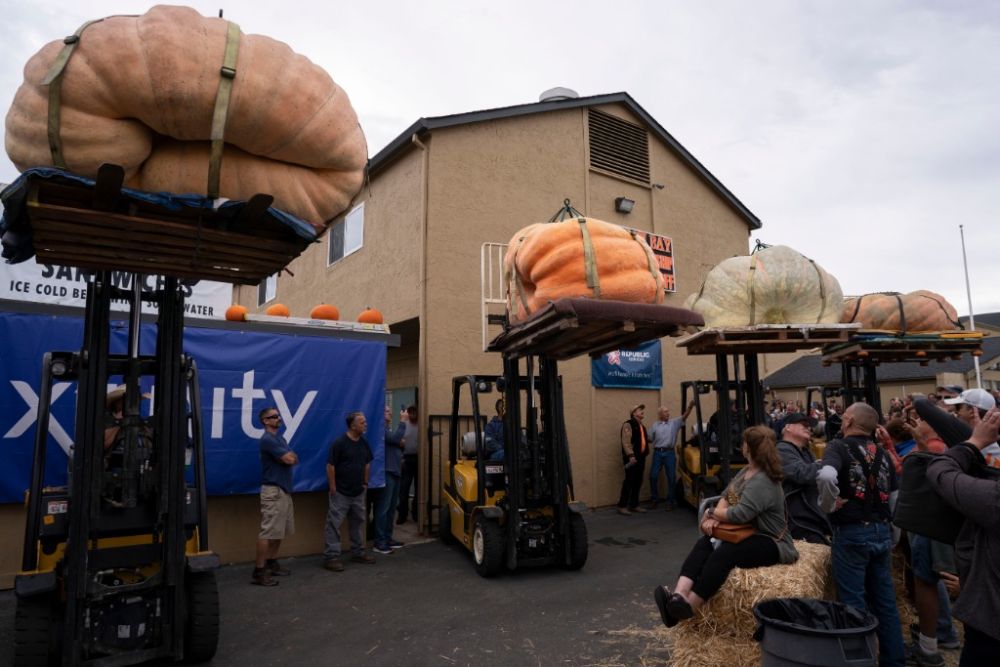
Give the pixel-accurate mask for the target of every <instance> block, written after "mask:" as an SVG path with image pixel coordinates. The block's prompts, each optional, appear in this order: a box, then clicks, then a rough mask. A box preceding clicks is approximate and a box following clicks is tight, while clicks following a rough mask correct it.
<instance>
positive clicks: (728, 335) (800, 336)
mask: <svg viewBox="0 0 1000 667" xmlns="http://www.w3.org/2000/svg"><path fill="white" fill-rule="evenodd" d="M860 328H861V325H860V324H758V325H755V326H748V327H728V328H719V329H703V330H702V331H699V332H697V333H695V334H692V335H690V336H687V337H685V338H682V339H681V340H679V341H677V347H683V348H685V349H687V352H688V354H754V353H758V354H763V353H768V352H794V351H796V350H808V349H812V348H815V347H822V346H824V345H829V344H831V343H841V342H846V341H848V340H850V337H851V335H852V334H854V333H856V332H857V331H858V330H859V329H860Z"/></svg>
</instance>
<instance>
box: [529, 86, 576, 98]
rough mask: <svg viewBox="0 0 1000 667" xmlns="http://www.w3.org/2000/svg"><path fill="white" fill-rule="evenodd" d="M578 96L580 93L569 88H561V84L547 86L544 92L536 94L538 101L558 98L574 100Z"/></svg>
mask: <svg viewBox="0 0 1000 667" xmlns="http://www.w3.org/2000/svg"><path fill="white" fill-rule="evenodd" d="M578 97H580V95H579V94H578V93H577V92H576V91H575V90H573V89H571V88H563V87H561V86H559V87H556V88H549V89H548V90H546V91H545V92H544V93H542V94H541V95H539V96H538V101H539V102H559V101H560V100H575V99H576V98H578Z"/></svg>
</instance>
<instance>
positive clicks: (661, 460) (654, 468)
mask: <svg viewBox="0 0 1000 667" xmlns="http://www.w3.org/2000/svg"><path fill="white" fill-rule="evenodd" d="M660 468H663V469H664V470H665V471H666V474H667V500H668V501H669V502H672V503H675V502H677V455H676V454H675V453H674V449H673V448H672V447H671V448H670V449H654V450H653V462H652V464H650V467H649V495H650V500H652V501H653V502H654V503H656V502H659V493H658V488H657V487H658V486H659V481H660Z"/></svg>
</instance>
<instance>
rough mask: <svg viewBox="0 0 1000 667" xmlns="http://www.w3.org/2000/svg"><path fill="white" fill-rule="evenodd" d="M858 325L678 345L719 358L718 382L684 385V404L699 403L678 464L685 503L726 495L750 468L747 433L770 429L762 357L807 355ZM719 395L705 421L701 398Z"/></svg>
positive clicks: (749, 331)
mask: <svg viewBox="0 0 1000 667" xmlns="http://www.w3.org/2000/svg"><path fill="white" fill-rule="evenodd" d="M859 328H860V325H858V324H761V325H754V326H746V327H731V328H716V329H703V330H702V331H699V332H697V333H695V334H692V335H691V336H688V337H686V338H684V339H682V340H680V341H678V343H677V346H678V347H682V348H685V349H686V350H687V352H688V354H689V355H713V356H714V357H715V379H714V380H691V381H686V382H682V383H681V404H682V405H687V403H688V401H689V400H694V402H695V411H694V414H695V419H696V423H695V427H694V429H693V430H689V429H688V427H687V425H686V424H685V426H684V428H683V429H682V431H681V441H682V443H683V447H682V450H681V454H680V456H678V461H677V477H678V480H679V482H680V484H681V491H682V493H681V498H682V499H683V500H684V502H685V503H686V504H688V505H689V506H691V507H693V508H695V509H698V508H699V507H700V506H701V503H702V501H703V500H704V499H705V498H710V497H712V496H716V495H718V494H720V493H722V491H723V489H725V488H726V485H727V484H729V481H730V480H731V479H732V478H733V476H734V475H735V474H736V473H737V472H739V470H740V469H741V468H743V467H744V466H745V465H746V463H747V462H746V459H744V458H743V455H742V453H741V452H740V445H741V444H742V443H741V439H742V434H743V431H744V429H746V428H747V427H750V426H757V425H759V424H766V423H767V419H766V415H765V414H764V387H763V383H762V382H761V379H760V370H759V365H758V358H757V355H758V354H763V353H771V352H773V353H783V352H793V351H796V350H805V349H811V348H816V347H820V346H823V345H834V344H837V343H843V342H846V341H847V340H848V339H849V337H850V335H851V334H852V333H853V332H855V331H857V330H858V329H859ZM713 392H714V393H715V395H716V400H715V402H714V404H715V407H716V409H715V411H714V412H713V413H712V415H711V416H710V417H709V418H708V420H707V422H706V420H705V417H704V415H705V412H704V409H703V408H702V396H705V395H707V394H710V393H713Z"/></svg>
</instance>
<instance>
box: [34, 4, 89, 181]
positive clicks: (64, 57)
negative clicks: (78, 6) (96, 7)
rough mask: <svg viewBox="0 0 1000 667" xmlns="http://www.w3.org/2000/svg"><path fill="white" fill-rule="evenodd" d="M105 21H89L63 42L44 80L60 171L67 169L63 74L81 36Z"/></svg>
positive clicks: (51, 137)
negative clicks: (93, 26)
mask: <svg viewBox="0 0 1000 667" xmlns="http://www.w3.org/2000/svg"><path fill="white" fill-rule="evenodd" d="M103 20H104V19H94V20H93V21H87V22H86V23H84V24H83V25H82V26H80V27H79V28H78V29H77V31H76V32H74V33H73V34H72V35H70V36H69V37H67V38H66V39H64V40H63V47H62V49H61V50H60V51H59V55H57V56H56V59H55V60H53V61H52V65H51V66H50V67H49V71H48V73H47V74H46V75H45V78H44V79H42V85H43V86H48V87H49V115H48V135H49V153H50V154H51V156H52V164H53V165H55V166H56V167H59V168H60V169H65V168H66V158H65V156H64V155H63V150H62V138H61V137H60V136H59V129H60V125H61V122H60V121H61V113H60V112H61V110H62V77H63V73H64V72H65V71H66V64H67V63H69V57H70V56H71V55H73V51H74V50H76V45H77V44H79V43H80V35H82V34H83V31H84V30H86V29H87V28H88V27H90V26H92V25H93V24H95V23H100V22H101V21H103Z"/></svg>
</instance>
